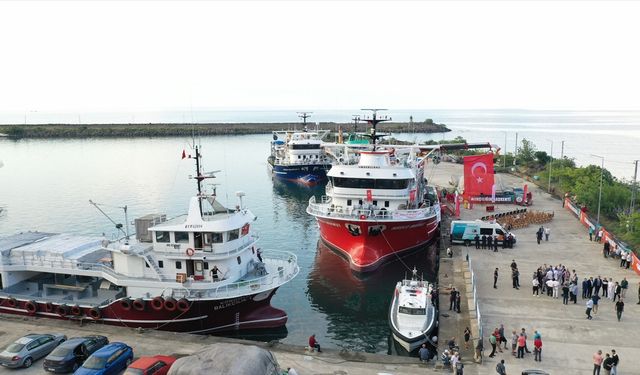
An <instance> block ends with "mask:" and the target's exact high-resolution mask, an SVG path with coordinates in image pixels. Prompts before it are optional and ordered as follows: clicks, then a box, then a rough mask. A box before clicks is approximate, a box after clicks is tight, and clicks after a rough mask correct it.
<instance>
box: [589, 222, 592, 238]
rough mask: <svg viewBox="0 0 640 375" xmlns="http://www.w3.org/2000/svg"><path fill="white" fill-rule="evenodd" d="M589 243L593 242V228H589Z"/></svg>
mask: <svg viewBox="0 0 640 375" xmlns="http://www.w3.org/2000/svg"><path fill="white" fill-rule="evenodd" d="M589 241H593V227H592V226H589Z"/></svg>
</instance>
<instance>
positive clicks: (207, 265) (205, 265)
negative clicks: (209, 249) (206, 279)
mask: <svg viewBox="0 0 640 375" xmlns="http://www.w3.org/2000/svg"><path fill="white" fill-rule="evenodd" d="M203 266H204V269H205V270H208V269H209V262H204V264H203Z"/></svg>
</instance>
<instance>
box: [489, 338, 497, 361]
mask: <svg viewBox="0 0 640 375" xmlns="http://www.w3.org/2000/svg"><path fill="white" fill-rule="evenodd" d="M497 342H498V339H497V338H496V334H495V332H492V333H491V336H489V344H491V354H489V358H493V357H495V355H496V343H497Z"/></svg>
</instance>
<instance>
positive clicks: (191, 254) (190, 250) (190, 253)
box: [186, 248, 196, 257]
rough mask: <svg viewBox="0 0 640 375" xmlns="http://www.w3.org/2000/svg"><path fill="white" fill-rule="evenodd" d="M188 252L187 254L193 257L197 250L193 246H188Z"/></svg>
mask: <svg viewBox="0 0 640 375" xmlns="http://www.w3.org/2000/svg"><path fill="white" fill-rule="evenodd" d="M186 253H187V256H189V257H192V256H193V254H195V253H196V251H195V250H193V249H192V248H187V251H186Z"/></svg>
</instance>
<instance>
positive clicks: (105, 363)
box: [74, 342, 133, 375]
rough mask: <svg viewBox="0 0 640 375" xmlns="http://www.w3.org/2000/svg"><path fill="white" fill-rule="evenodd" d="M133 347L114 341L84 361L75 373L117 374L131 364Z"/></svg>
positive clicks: (76, 374)
mask: <svg viewBox="0 0 640 375" xmlns="http://www.w3.org/2000/svg"><path fill="white" fill-rule="evenodd" d="M132 360H133V349H131V347H130V346H129V345H127V344H124V343H121V342H114V343H111V344H108V345H105V346H103V347H102V348H100V349H98V350H97V351H96V352H95V353H93V354H91V356H90V357H89V358H88V359H87V360H86V361H84V363H83V364H82V366H81V367H80V368H78V369H77V370H76V372H74V374H75V375H111V374H119V373H120V371H122V370H124V369H125V368H127V366H129V365H130V364H131V361H132Z"/></svg>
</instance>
